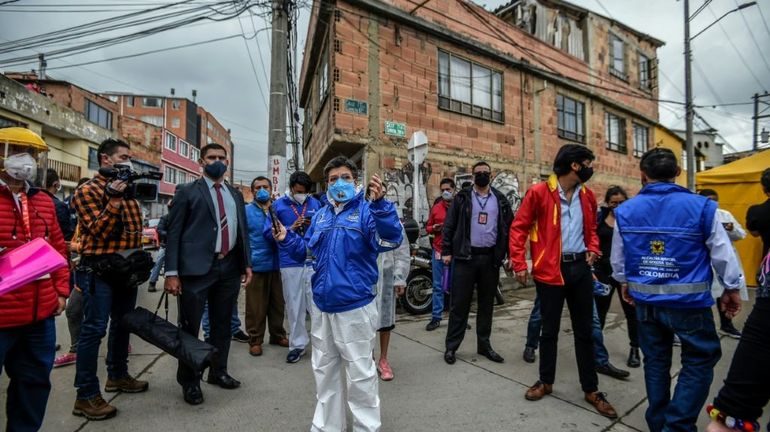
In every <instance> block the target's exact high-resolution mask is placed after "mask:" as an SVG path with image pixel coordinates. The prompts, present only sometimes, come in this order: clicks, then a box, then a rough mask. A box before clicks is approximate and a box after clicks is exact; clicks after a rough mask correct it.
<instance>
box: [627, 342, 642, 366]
mask: <svg viewBox="0 0 770 432" xmlns="http://www.w3.org/2000/svg"><path fill="white" fill-rule="evenodd" d="M626 364H627V365H628V367H632V368H638V367H639V366H641V365H642V359H641V358H640V356H639V348H635V347H631V350H630V351H629V352H628V362H627V363H626Z"/></svg>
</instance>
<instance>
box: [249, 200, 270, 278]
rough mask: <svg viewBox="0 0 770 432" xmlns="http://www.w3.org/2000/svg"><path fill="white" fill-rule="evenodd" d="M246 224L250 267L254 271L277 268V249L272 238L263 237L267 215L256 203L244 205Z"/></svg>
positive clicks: (266, 270)
mask: <svg viewBox="0 0 770 432" xmlns="http://www.w3.org/2000/svg"><path fill="white" fill-rule="evenodd" d="M246 224H247V226H248V228H249V244H250V245H251V269H252V270H253V271H255V272H270V271H274V270H278V249H277V248H276V245H275V242H274V241H272V240H273V238H272V237H270V238H269V239H267V238H265V236H264V230H265V224H267V226H270V225H269V222H268V216H267V214H266V213H265V212H264V210H262V209H261V208H259V207H258V206H257V204H256V203H251V204H247V205H246Z"/></svg>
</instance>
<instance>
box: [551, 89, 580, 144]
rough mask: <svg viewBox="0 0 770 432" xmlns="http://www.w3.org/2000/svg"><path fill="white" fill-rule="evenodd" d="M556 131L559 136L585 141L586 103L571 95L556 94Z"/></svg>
mask: <svg viewBox="0 0 770 432" xmlns="http://www.w3.org/2000/svg"><path fill="white" fill-rule="evenodd" d="M556 117H557V124H556V132H557V134H558V135H559V137H561V138H564V139H568V140H572V141H578V142H581V143H582V142H585V140H586V137H585V105H584V104H583V102H580V101H578V100H575V99H572V98H570V97H567V96H564V95H560V94H557V95H556Z"/></svg>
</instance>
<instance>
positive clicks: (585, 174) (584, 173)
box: [576, 166, 594, 183]
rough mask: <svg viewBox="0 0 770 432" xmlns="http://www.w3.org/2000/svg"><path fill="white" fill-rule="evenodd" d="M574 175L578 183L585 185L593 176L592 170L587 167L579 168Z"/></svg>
mask: <svg viewBox="0 0 770 432" xmlns="http://www.w3.org/2000/svg"><path fill="white" fill-rule="evenodd" d="M576 174H577V176H578V178H579V179H580V183H585V182H587V181H588V180H590V179H591V176H593V175H594V169H593V168H591V167H587V166H581V167H580V169H579V170H577V171H576Z"/></svg>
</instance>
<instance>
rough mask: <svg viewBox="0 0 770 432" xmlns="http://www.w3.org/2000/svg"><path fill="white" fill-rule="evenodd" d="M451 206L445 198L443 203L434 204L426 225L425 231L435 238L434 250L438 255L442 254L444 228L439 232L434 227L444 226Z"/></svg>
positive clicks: (442, 200)
mask: <svg viewBox="0 0 770 432" xmlns="http://www.w3.org/2000/svg"><path fill="white" fill-rule="evenodd" d="M449 205H450V203H448V202H446V200H444V199H443V198H442V199H441V201H439V202H437V203H436V204H434V205H433V207H432V208H431V209H430V214H429V215H428V222H427V223H426V224H425V231H427V232H428V234H433V236H434V237H433V250H435V251H436V252H438V253H441V240H442V239H443V238H444V235H443V234H442V231H443V228H442V229H441V230H439V231H433V225H435V224H442V225H443V224H444V220H445V219H446V212H447V210H449Z"/></svg>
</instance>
